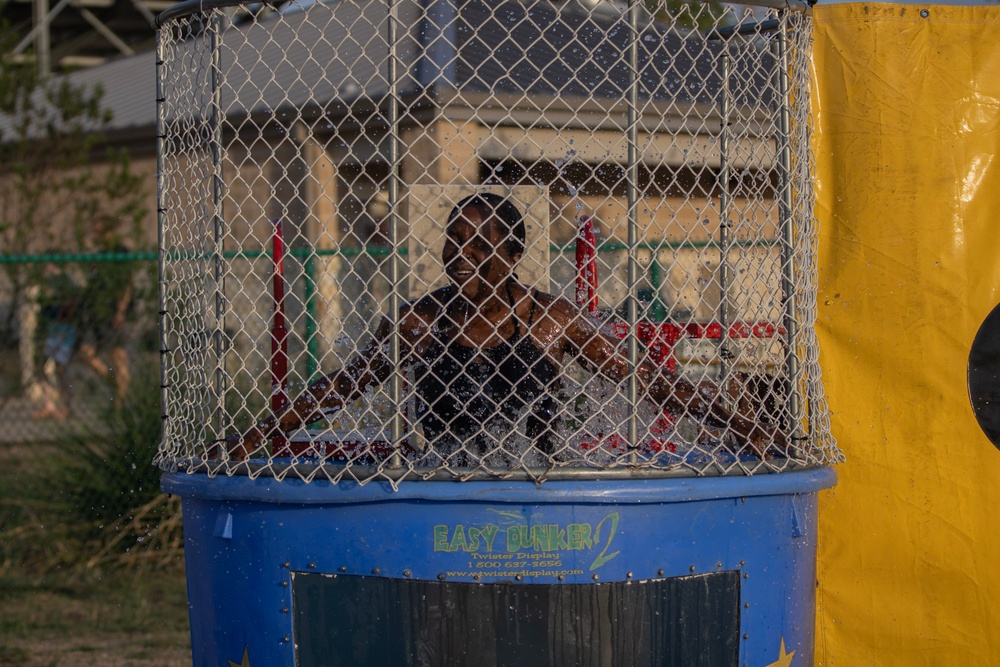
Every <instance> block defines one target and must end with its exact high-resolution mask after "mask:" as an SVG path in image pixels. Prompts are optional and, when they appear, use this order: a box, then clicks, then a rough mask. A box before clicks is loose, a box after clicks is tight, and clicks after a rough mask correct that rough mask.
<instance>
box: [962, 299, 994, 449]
mask: <svg viewBox="0 0 1000 667" xmlns="http://www.w3.org/2000/svg"><path fill="white" fill-rule="evenodd" d="M969 400H970V401H972V411H973V412H974V413H975V415H976V421H977V422H979V427H980V428H981V429H983V433H985V434H986V437H987V438H989V439H990V442H992V443H993V444H994V445H996V447H997V448H998V449H1000V305H997V307H996V308H994V309H993V312H991V313H990V314H989V315H987V316H986V319H985V320H983V324H982V325H981V326H980V327H979V331H978V332H977V333H976V338H975V340H973V341H972V349H971V350H970V351H969Z"/></svg>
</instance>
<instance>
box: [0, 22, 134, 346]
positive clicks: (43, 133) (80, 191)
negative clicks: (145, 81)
mask: <svg viewBox="0 0 1000 667" xmlns="http://www.w3.org/2000/svg"><path fill="white" fill-rule="evenodd" d="M15 41H16V36H15V35H14V34H13V33H12V31H11V30H10V29H9V28H8V27H7V26H6V25H0V248H2V253H3V255H6V256H11V255H29V254H33V253H34V254H37V253H42V252H82V251H90V252H93V251H102V250H111V249H113V248H116V247H120V246H121V245H122V244H125V243H128V242H129V241H137V240H138V239H139V236H140V233H141V225H142V221H143V219H144V218H145V216H146V214H147V211H146V209H145V207H144V205H143V195H144V193H143V187H142V180H141V178H140V177H139V176H137V175H136V174H134V173H133V172H132V169H131V165H130V162H129V156H128V153H127V151H125V150H124V149H119V150H115V149H111V148H108V149H107V150H106V151H105V152H104V154H103V156H102V154H101V152H100V146H101V142H102V134H101V133H102V131H103V130H104V129H105V128H106V127H107V125H108V123H109V122H110V121H111V113H110V112H109V111H108V110H106V109H105V108H104V107H103V106H102V104H101V97H102V94H103V91H102V90H101V88H100V87H99V86H96V87H93V88H86V87H84V86H78V85H74V84H73V83H71V82H70V81H69V80H68V79H67V78H64V77H63V78H43V77H41V76H39V75H38V73H37V72H36V71H35V69H34V68H33V67H32V66H30V65H23V64H18V63H17V62H15V60H14V59H13V58H9V57H7V55H9V54H10V52H11V49H12V47H13V44H14V43H15ZM0 266H2V267H3V270H4V273H5V274H6V279H7V282H8V289H9V291H8V295H9V296H8V299H9V300H8V303H6V304H3V306H4V307H5V308H4V310H3V312H4V317H3V320H2V321H0V346H7V345H9V344H10V343H11V342H12V341H13V339H14V338H15V337H16V334H17V332H16V328H17V327H16V318H17V314H18V307H19V306H20V304H21V303H22V302H23V301H24V299H25V298H26V294H27V291H28V288H29V287H30V286H31V285H33V284H38V282H39V281H40V280H41V267H40V266H38V265H33V264H25V263H20V262H18V263H12V262H5V263H3V264H2V265H0Z"/></svg>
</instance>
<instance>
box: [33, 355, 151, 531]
mask: <svg viewBox="0 0 1000 667" xmlns="http://www.w3.org/2000/svg"><path fill="white" fill-rule="evenodd" d="M159 385H160V383H159V379H158V376H157V374H156V372H155V368H153V367H152V364H149V363H147V364H146V365H145V367H143V366H140V367H139V368H138V369H137V372H136V375H135V377H134V378H133V381H132V384H131V387H132V388H131V389H130V390H129V392H128V393H127V394H126V395H125V397H124V398H122V399H120V400H116V401H114V402H113V403H111V404H110V405H109V407H108V412H107V414H106V415H105V416H104V418H103V419H102V420H101V421H102V423H103V424H104V427H105V428H106V429H107V430H106V432H99V433H94V432H86V431H83V432H75V433H69V434H67V435H66V436H64V439H63V441H62V442H60V443H59V447H60V449H62V451H63V453H64V454H66V456H65V462H64V463H63V464H62V465H60V466H58V467H56V468H55V469H54V470H52V472H51V473H50V475H51V476H50V478H49V480H48V486H49V487H50V488H51V489H52V490H53V491H54V492H55V493H56V494H57V495H56V497H57V499H58V501H59V502H60V503H61V504H62V505H63V507H64V514H63V515H64V516H65V517H66V518H67V520H69V521H71V522H73V523H78V524H80V525H90V526H91V527H93V528H95V529H96V530H97V531H98V532H99V531H101V530H103V529H104V527H106V526H112V525H114V524H115V523H116V522H121V521H122V520H128V519H131V518H132V517H133V516H134V512H135V511H136V510H137V509H139V508H141V507H143V506H145V505H147V504H148V503H150V502H151V501H153V500H154V499H155V498H156V497H157V496H158V495H159V493H160V491H159V484H160V471H159V470H158V469H157V468H156V467H155V466H153V457H154V456H155V455H156V449H157V446H158V445H159V442H160V423H161V420H160V396H159Z"/></svg>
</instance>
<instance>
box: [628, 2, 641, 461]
mask: <svg viewBox="0 0 1000 667" xmlns="http://www.w3.org/2000/svg"><path fill="white" fill-rule="evenodd" d="M628 10H629V11H628V14H629V38H630V39H629V51H628V61H629V63H628V64H629V67H628V71H629V88H628V167H627V169H628V176H627V178H626V188H627V197H628V269H627V274H628V275H627V281H628V297H627V302H626V303H627V307H628V332H629V333H628V365H629V376H628V404H629V415H628V444H629V447H630V448H632V451H631V452H630V453H629V462H630V463H633V464H634V463H636V462H637V461H638V458H637V454H636V448H637V447H638V445H639V421H638V409H639V378H638V377H637V376H636V369H637V368H638V365H639V338H638V331H637V328H636V322H637V321H638V305H639V304H638V301H639V299H638V282H639V280H638V278H639V258H638V245H639V220H638V214H639V198H638V181H639V80H640V77H639V0H629V6H628Z"/></svg>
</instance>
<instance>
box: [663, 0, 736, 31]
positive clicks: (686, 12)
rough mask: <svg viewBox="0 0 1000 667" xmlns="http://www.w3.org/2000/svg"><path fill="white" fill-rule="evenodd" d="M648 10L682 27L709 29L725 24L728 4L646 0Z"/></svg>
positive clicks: (697, 0) (694, 0)
mask: <svg viewBox="0 0 1000 667" xmlns="http://www.w3.org/2000/svg"><path fill="white" fill-rule="evenodd" d="M644 3H645V5H646V10H647V11H648V12H649V13H650V14H651V15H652V16H653V17H654V18H656V19H658V20H661V21H667V22H673V23H676V24H677V25H678V26H680V27H682V28H691V29H692V30H707V29H709V28H714V27H717V26H719V25H720V24H725V23H726V19H728V18H729V17H727V16H726V6H725V5H724V4H722V3H720V2H702V1H701V0H644Z"/></svg>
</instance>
